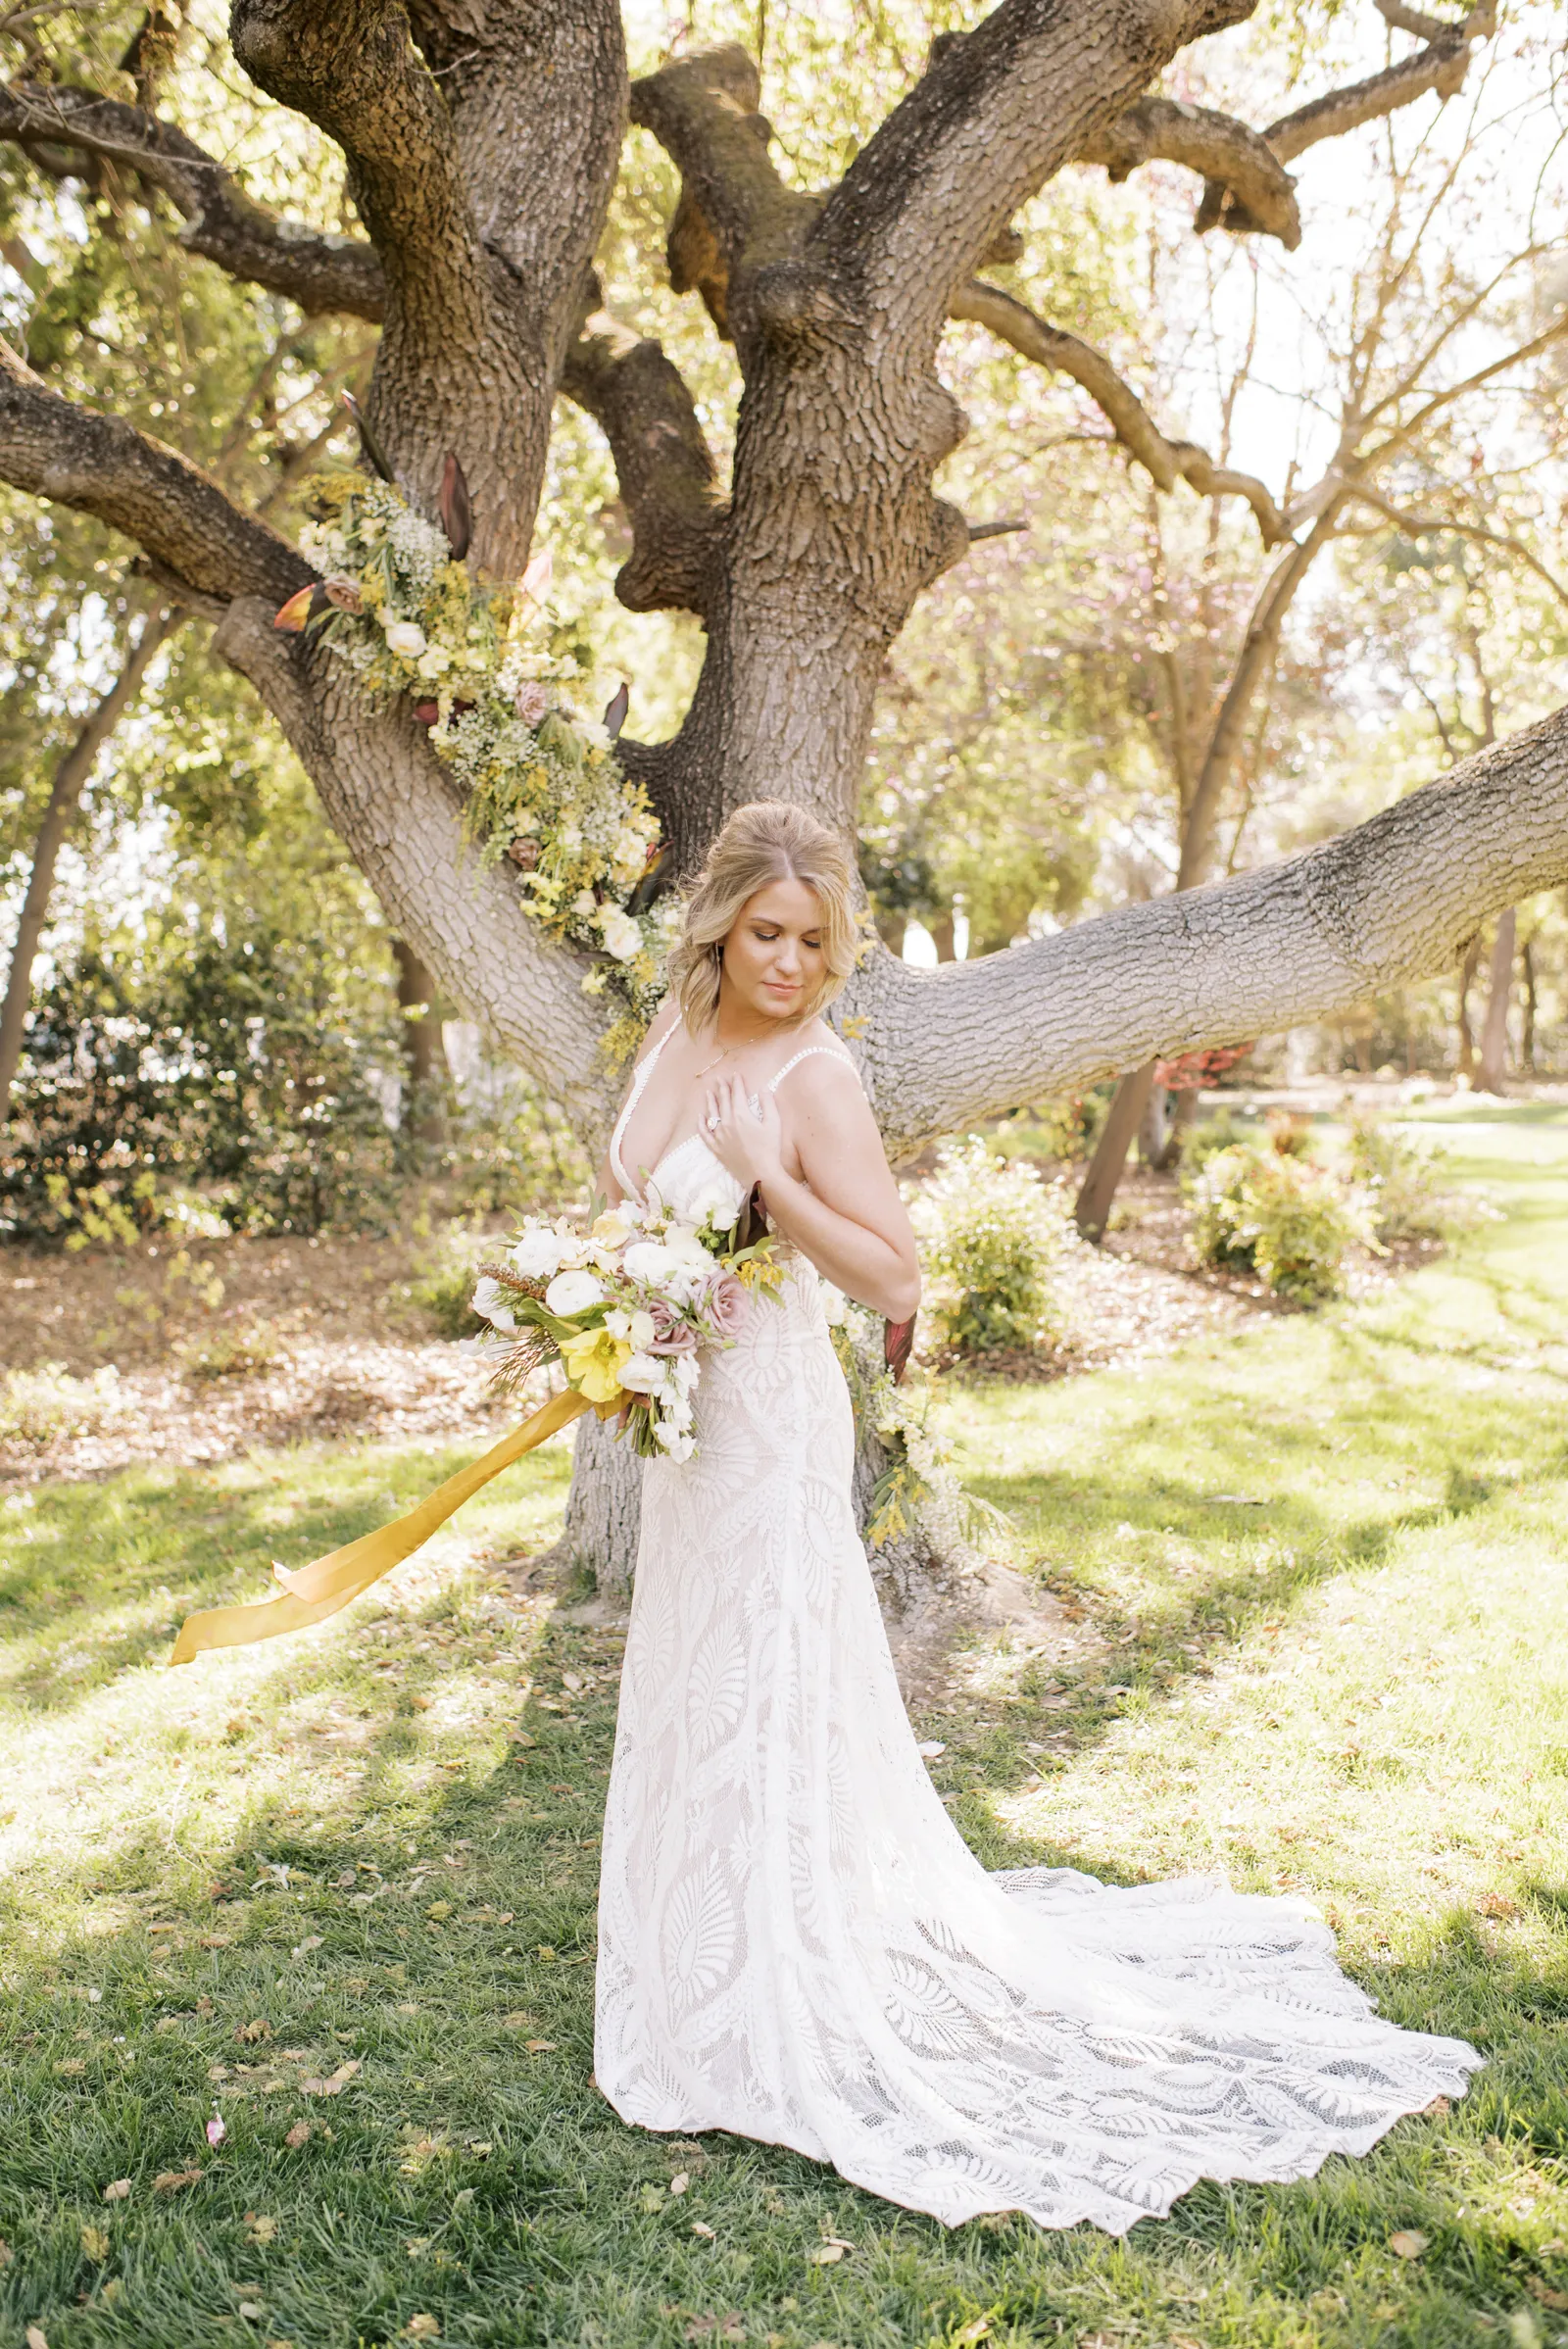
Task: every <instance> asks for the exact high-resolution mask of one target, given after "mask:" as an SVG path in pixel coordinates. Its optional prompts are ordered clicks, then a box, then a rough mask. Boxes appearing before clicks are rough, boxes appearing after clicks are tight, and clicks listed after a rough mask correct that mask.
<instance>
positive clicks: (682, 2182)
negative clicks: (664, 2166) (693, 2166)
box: [669, 2170, 692, 2194]
mask: <svg viewBox="0 0 1568 2349" xmlns="http://www.w3.org/2000/svg"><path fill="white" fill-rule="evenodd" d="M691 2182H692V2181H691V2179H690V2178H689V2177H688V2176H687V2174H686V2172H685V2171H684V2170H677V2171H676V2173H675V2175H674V2177H673V2178H671V2179H670V2181H669V2190H670V2192H671V2193H672V2194H684V2193H685V2191H686V2189H687V2187H688V2186H689V2185H690V2184H691Z"/></svg>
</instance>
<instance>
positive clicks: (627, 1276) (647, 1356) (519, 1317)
mask: <svg viewBox="0 0 1568 2349" xmlns="http://www.w3.org/2000/svg"><path fill="white" fill-rule="evenodd" d="M771 1250H772V1243H771V1241H769V1240H767V1239H765V1238H764V1239H760V1240H756V1241H752V1242H750V1243H749V1244H747V1245H742V1236H741V1233H740V1230H739V1228H738V1227H736V1226H731V1227H730V1228H729V1229H727V1230H722V1231H721V1230H719V1229H718V1228H717V1227H716V1226H715V1225H714V1223H713V1222H712V1220H711V1218H710V1219H709V1220H707V1221H705V1222H703V1223H701V1224H693V1223H688V1222H681V1221H677V1220H676V1218H674V1217H673V1216H669V1215H666V1214H665V1213H664V1212H663V1210H662V1208H661V1207H659V1206H657V1205H656V1206H653V1207H647V1208H645V1207H639V1206H637V1205H636V1203H635V1202H634V1201H632V1200H627V1201H625V1202H624V1203H623V1204H622V1205H620V1206H618V1207H613V1208H611V1209H610V1210H609V1211H608V1212H607V1213H605V1214H603V1215H601V1216H599V1217H598V1218H597V1219H596V1221H595V1222H594V1224H593V1225H592V1227H591V1229H590V1230H588V1231H587V1232H578V1231H577V1230H576V1229H575V1228H574V1227H573V1226H572V1225H571V1224H569V1223H564V1222H560V1223H551V1222H547V1221H546V1220H545V1219H544V1218H543V1217H541V1216H530V1217H529V1218H528V1219H527V1221H526V1222H525V1223H524V1225H523V1227H522V1230H521V1231H520V1232H519V1233H518V1235H517V1238H516V1240H515V1243H514V1245H513V1247H512V1249H511V1251H510V1253H509V1254H508V1255H507V1256H506V1257H505V1258H504V1259H503V1261H501V1262H500V1263H497V1264H490V1265H487V1266H485V1268H484V1269H483V1270H482V1272H481V1273H480V1276H479V1281H478V1284H477V1286H476V1287H475V1289H474V1292H473V1310H474V1312H475V1313H477V1314H478V1316H479V1318H480V1320H481V1321H486V1322H488V1323H489V1325H490V1330H491V1332H492V1333H493V1336H492V1340H491V1344H492V1346H494V1344H495V1342H496V1341H497V1340H499V1342H500V1346H499V1350H500V1353H501V1360H500V1362H499V1364H498V1366H497V1370H496V1378H495V1384H496V1385H498V1386H500V1387H503V1388H512V1387H515V1386H517V1385H518V1384H519V1383H520V1382H521V1381H522V1380H523V1379H525V1378H526V1377H527V1376H528V1374H529V1373H530V1372H531V1371H533V1370H535V1369H537V1368H538V1366H539V1364H540V1363H541V1362H548V1361H552V1360H559V1361H560V1363H561V1366H562V1368H563V1369H564V1372H565V1374H566V1383H567V1385H568V1386H570V1387H575V1388H576V1390H577V1392H578V1393H579V1394H580V1395H584V1396H586V1398H587V1400H588V1401H589V1402H591V1403H605V1404H618V1405H619V1414H620V1419H621V1423H622V1425H623V1426H624V1427H626V1428H627V1430H628V1431H629V1433H630V1435H631V1439H632V1443H633V1444H634V1445H635V1447H636V1449H637V1450H638V1451H639V1452H642V1453H643V1454H644V1455H646V1456H652V1455H656V1454H658V1453H660V1452H664V1453H667V1454H668V1456H669V1457H670V1458H671V1459H673V1460H689V1459H690V1458H691V1456H692V1453H693V1452H694V1451H695V1449H696V1438H695V1436H694V1434H693V1432H692V1431H693V1410H692V1396H693V1395H694V1393H695V1391H696V1388H697V1384H698V1381H699V1379H700V1377H701V1375H702V1366H701V1361H700V1359H699V1356H700V1353H701V1351H702V1349H704V1348H705V1347H710V1346H733V1344H734V1343H735V1340H736V1339H737V1338H738V1337H739V1336H740V1334H741V1331H742V1330H743V1329H744V1327H745V1325H746V1320H747V1317H748V1315H749V1313H750V1312H751V1310H752V1297H753V1295H754V1294H757V1293H766V1292H767V1291H769V1290H776V1289H777V1288H778V1286H779V1283H780V1280H781V1278H782V1275H781V1272H780V1269H779V1267H778V1265H777V1264H776V1263H774V1261H773V1258H772V1253H771Z"/></svg>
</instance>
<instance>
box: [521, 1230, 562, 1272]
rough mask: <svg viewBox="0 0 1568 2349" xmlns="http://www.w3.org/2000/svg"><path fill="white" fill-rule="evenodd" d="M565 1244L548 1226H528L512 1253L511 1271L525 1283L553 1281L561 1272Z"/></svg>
mask: <svg viewBox="0 0 1568 2349" xmlns="http://www.w3.org/2000/svg"><path fill="white" fill-rule="evenodd" d="M565 1248H566V1244H565V1242H564V1240H563V1239H562V1237H561V1234H560V1233H559V1232H553V1231H552V1230H551V1229H550V1226H549V1225H548V1224H543V1223H540V1224H529V1225H526V1226H525V1227H524V1229H523V1234H522V1238H521V1239H520V1240H519V1241H518V1242H517V1245H516V1247H515V1248H514V1249H513V1251H512V1269H513V1271H514V1272H520V1273H521V1275H522V1277H523V1279H524V1280H525V1281H553V1280H554V1279H555V1277H556V1275H557V1273H558V1272H559V1271H560V1270H561V1259H562V1257H563V1256H564V1254H565Z"/></svg>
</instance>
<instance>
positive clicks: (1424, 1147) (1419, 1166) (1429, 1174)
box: [1346, 1117, 1459, 1240]
mask: <svg viewBox="0 0 1568 2349" xmlns="http://www.w3.org/2000/svg"><path fill="white" fill-rule="evenodd" d="M1441 1157H1442V1152H1441V1151H1440V1150H1436V1149H1435V1148H1434V1147H1433V1145H1432V1144H1431V1143H1430V1142H1413V1141H1411V1139H1410V1137H1409V1136H1408V1135H1407V1134H1401V1133H1400V1131H1399V1129H1398V1127H1397V1126H1394V1125H1389V1124H1387V1123H1386V1122H1385V1121H1384V1120H1383V1119H1382V1118H1378V1117H1358V1118H1357V1119H1356V1120H1355V1121H1354V1123H1353V1124H1352V1125H1351V1127H1350V1141H1349V1148H1348V1151H1347V1153H1346V1164H1347V1167H1348V1172H1349V1177H1350V1180H1351V1182H1352V1183H1354V1184H1355V1185H1356V1186H1357V1187H1358V1189H1360V1190H1361V1191H1363V1192H1364V1193H1365V1195H1366V1198H1367V1200H1368V1203H1369V1204H1370V1207H1371V1210H1372V1220H1373V1223H1374V1225H1375V1227H1376V1230H1377V1236H1378V1238H1379V1239H1380V1240H1441V1239H1442V1238H1443V1237H1444V1235H1445V1233H1446V1232H1448V1231H1451V1230H1452V1229H1453V1228H1454V1225H1455V1224H1456V1222H1457V1221H1458V1220H1459V1207H1458V1202H1457V1201H1456V1200H1455V1199H1452V1198H1450V1197H1449V1196H1448V1195H1447V1194H1446V1193H1445V1192H1444V1190H1443V1189H1442V1187H1441V1186H1440V1185H1439V1183H1438V1182H1437V1180H1436V1179H1435V1170H1436V1168H1437V1165H1438V1163H1439V1161H1440V1159H1441Z"/></svg>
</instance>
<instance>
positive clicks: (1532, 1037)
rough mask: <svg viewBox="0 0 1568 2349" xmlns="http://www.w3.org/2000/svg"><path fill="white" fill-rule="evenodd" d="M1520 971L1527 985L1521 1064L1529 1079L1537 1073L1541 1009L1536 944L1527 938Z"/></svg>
mask: <svg viewBox="0 0 1568 2349" xmlns="http://www.w3.org/2000/svg"><path fill="white" fill-rule="evenodd" d="M1519 964H1520V970H1521V973H1522V975H1523V978H1524V983H1525V1020H1524V1034H1523V1035H1522V1037H1521V1038H1520V1040H1519V1064H1520V1066H1521V1067H1522V1068H1523V1070H1524V1072H1525V1075H1526V1076H1527V1077H1533V1076H1534V1075H1535V1073H1536V1014H1537V1011H1538V1009H1539V1007H1540V1005H1539V999H1538V996H1537V989H1536V942H1535V940H1534V939H1533V938H1527V939H1526V940H1525V942H1524V945H1523V946H1522V947H1521V948H1520V950H1519Z"/></svg>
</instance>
